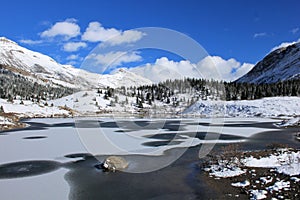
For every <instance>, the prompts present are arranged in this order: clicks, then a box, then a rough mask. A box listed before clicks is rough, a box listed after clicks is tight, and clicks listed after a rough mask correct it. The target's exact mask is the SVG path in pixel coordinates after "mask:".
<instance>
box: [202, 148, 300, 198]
mask: <svg viewBox="0 0 300 200" xmlns="http://www.w3.org/2000/svg"><path fill="white" fill-rule="evenodd" d="M228 159H230V160H218V161H217V164H212V165H209V166H208V167H206V168H205V171H207V172H209V174H210V176H214V177H217V178H228V177H236V176H240V175H243V174H246V173H248V174H249V173H250V176H251V178H250V179H249V180H251V179H254V180H251V182H252V183H250V182H249V180H247V179H246V180H244V181H242V182H234V183H231V185H232V186H233V187H242V188H246V190H247V191H248V192H249V194H250V197H251V198H250V199H265V198H267V197H268V196H267V195H268V194H269V195H275V196H276V197H278V198H281V196H280V195H281V194H280V193H281V192H283V191H288V190H293V189H291V187H290V186H291V185H290V184H291V183H292V182H294V183H295V184H297V182H299V181H300V179H299V177H300V150H293V149H277V150H276V151H274V152H273V153H270V154H269V155H267V156H261V157H259V158H255V157H253V156H249V157H246V158H241V157H239V158H237V157H236V158H228ZM257 168H269V169H271V170H270V171H272V173H273V172H274V173H275V174H272V173H271V172H269V175H267V177H265V176H261V177H259V176H258V175H257V174H256V170H255V169H257ZM263 174H264V175H266V174H267V173H266V172H264V173H263ZM277 174H282V175H284V176H285V178H284V179H281V178H279V177H278V175H277ZM286 176H288V177H289V179H287V178H286ZM244 177H247V176H244ZM248 178H249V175H248ZM253 183H255V184H253ZM257 185H259V187H260V188H263V189H256V188H257ZM294 190H295V189H294ZM276 192H277V193H276Z"/></svg>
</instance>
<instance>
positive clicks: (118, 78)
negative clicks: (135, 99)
mask: <svg viewBox="0 0 300 200" xmlns="http://www.w3.org/2000/svg"><path fill="white" fill-rule="evenodd" d="M0 65H2V67H4V68H6V69H8V70H10V71H12V72H14V73H17V74H21V75H23V76H26V77H30V78H31V79H33V80H34V81H38V82H39V83H41V82H44V83H48V84H49V82H50V83H53V84H54V85H55V84H56V85H62V86H65V87H70V88H81V89H88V88H97V87H99V86H102V87H107V86H109V87H113V88H115V87H120V86H140V85H144V84H151V81H149V80H148V79H146V78H143V77H141V76H138V75H136V74H134V73H132V72H128V71H126V70H124V69H122V70H118V71H116V72H115V74H112V75H100V74H95V73H90V72H88V71H85V70H82V69H78V68H74V67H73V66H71V65H62V64H59V63H58V62H56V61H55V60H54V59H52V58H51V57H49V56H46V55H43V54H41V53H38V52H34V51H31V50H28V49H26V48H24V47H21V46H19V45H18V44H17V43H16V42H14V41H11V40H9V39H7V38H5V37H0Z"/></svg>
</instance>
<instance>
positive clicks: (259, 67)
mask: <svg viewBox="0 0 300 200" xmlns="http://www.w3.org/2000/svg"><path fill="white" fill-rule="evenodd" d="M299 78H300V42H298V43H295V44H292V45H289V46H287V47H282V48H279V49H276V50H274V51H272V52H270V53H269V54H268V55H267V56H265V57H264V58H263V59H262V60H261V61H260V62H258V63H257V64H256V65H255V66H254V67H253V69H252V70H250V71H249V72H248V73H247V74H245V75H244V76H242V77H240V78H239V79H237V80H236V81H235V82H237V83H256V84H261V83H276V82H282V81H287V80H293V79H299Z"/></svg>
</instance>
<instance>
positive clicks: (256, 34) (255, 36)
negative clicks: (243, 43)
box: [253, 33, 267, 38]
mask: <svg viewBox="0 0 300 200" xmlns="http://www.w3.org/2000/svg"><path fill="white" fill-rule="evenodd" d="M265 36H267V33H255V34H254V35H253V37H254V38H259V37H265Z"/></svg>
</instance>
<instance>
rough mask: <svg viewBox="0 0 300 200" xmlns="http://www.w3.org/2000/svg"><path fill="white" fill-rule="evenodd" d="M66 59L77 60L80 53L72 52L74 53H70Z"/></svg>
mask: <svg viewBox="0 0 300 200" xmlns="http://www.w3.org/2000/svg"><path fill="white" fill-rule="evenodd" d="M66 59H67V60H77V59H79V55H78V54H72V55H69V56H68V57H67V58H66Z"/></svg>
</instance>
